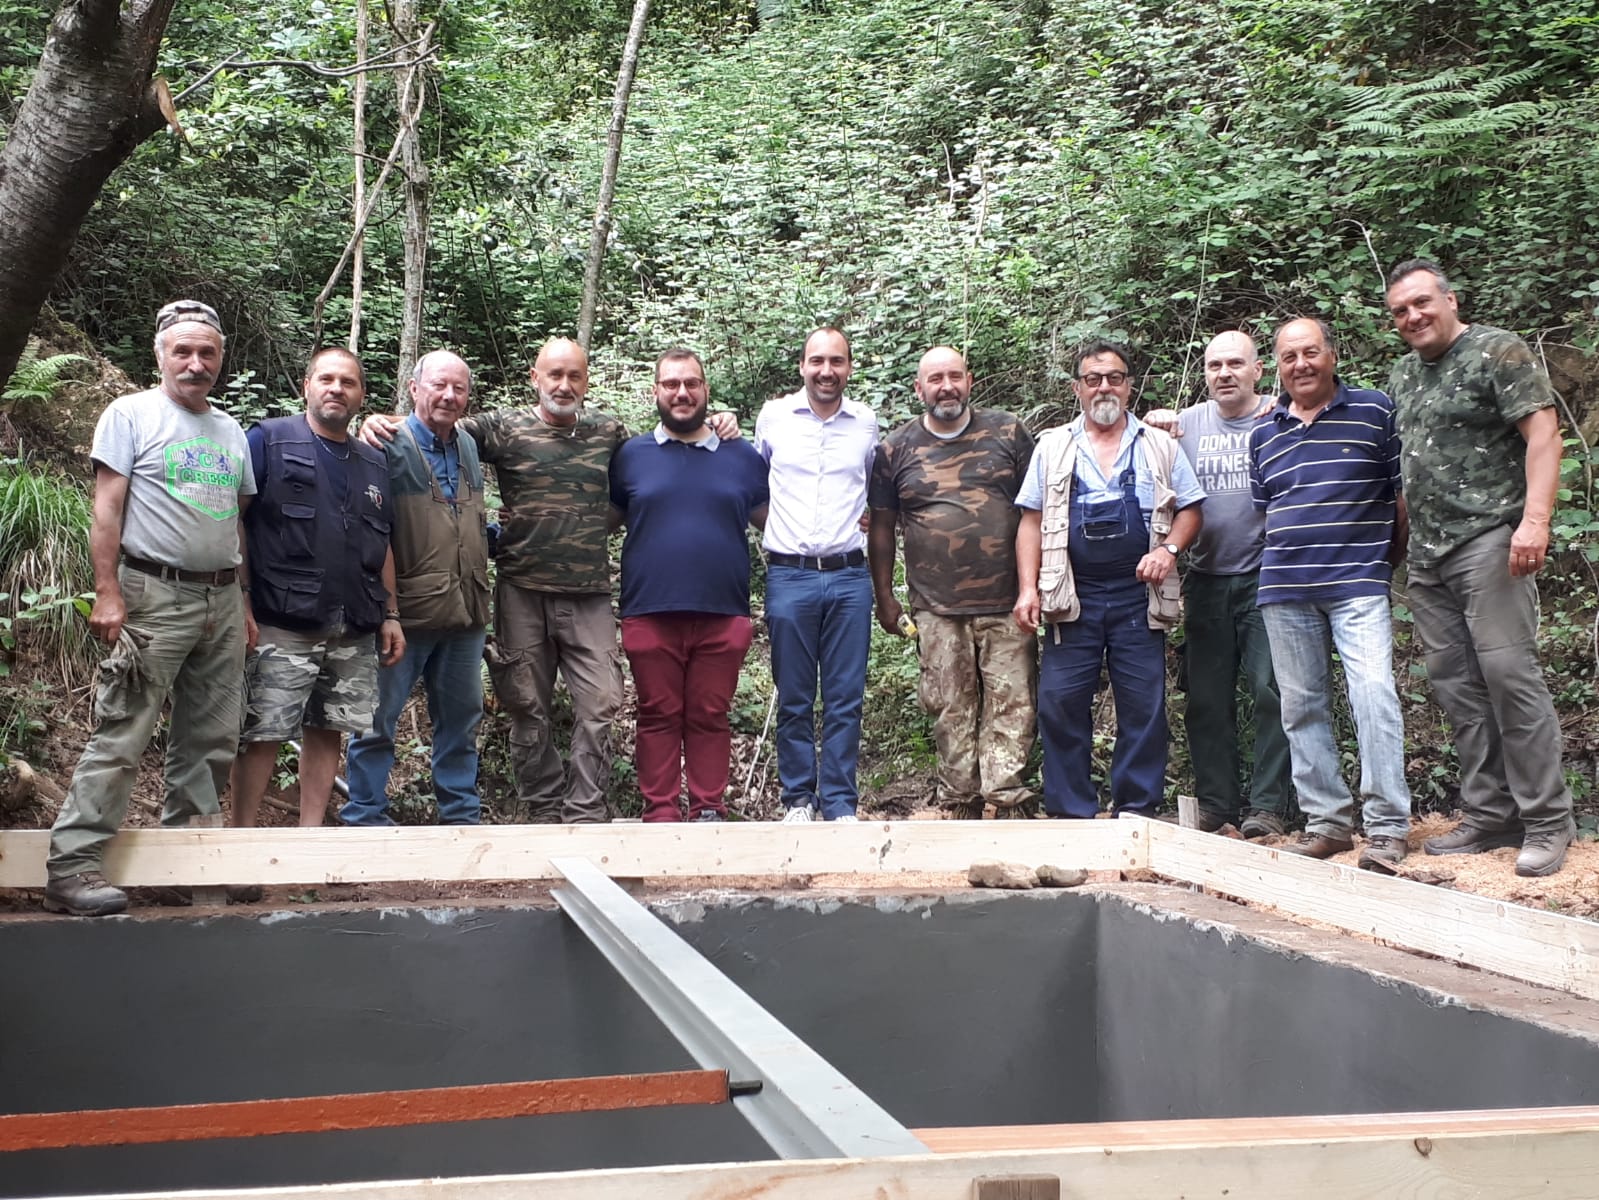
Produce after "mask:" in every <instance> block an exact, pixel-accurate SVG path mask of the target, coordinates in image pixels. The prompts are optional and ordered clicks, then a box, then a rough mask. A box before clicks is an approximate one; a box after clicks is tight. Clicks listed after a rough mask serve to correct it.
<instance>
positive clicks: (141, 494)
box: [44, 300, 256, 917]
mask: <svg viewBox="0 0 1599 1200" xmlns="http://www.w3.org/2000/svg"><path fill="white" fill-rule="evenodd" d="M224 341H225V339H224V338H223V334H222V320H221V318H219V317H218V316H217V314H216V310H215V309H213V308H211V307H210V306H209V305H206V304H201V303H199V302H198V301H194V300H179V301H175V302H174V303H172V304H168V305H167V306H166V307H165V308H163V309H162V310H161V311H160V312H159V313H157V314H156V325H155V357H156V364H157V366H158V367H159V368H160V371H161V383H160V385H159V386H158V387H154V388H151V389H150V390H149V391H146V392H137V393H135V394H133V395H130V396H122V397H120V398H119V399H117V400H114V401H112V403H111V405H110V407H109V408H107V409H106V410H105V412H103V413H102V414H101V415H100V420H99V423H98V424H97V425H96V426H95V431H94V444H93V446H92V448H91V449H90V451H89V455H90V458H91V459H92V461H93V462H94V483H95V486H94V514H93V518H92V523H91V524H90V527H89V554H90V558H91V560H92V561H93V564H94V610H93V611H92V612H91V613H90V615H89V630H90V632H91V633H93V634H94V635H95V636H96V637H97V638H99V639H100V640H101V641H103V642H105V643H106V645H107V646H110V647H111V648H112V650H111V654H110V655H109V656H108V657H107V658H106V659H105V660H104V661H103V662H102V663H101V664H100V680H99V685H98V687H97V688H96V691H95V702H94V713H95V731H94V734H93V736H92V737H90V739H89V744H88V745H87V746H85V747H84V750H83V754H82V756H81V757H80V758H79V759H78V765H77V768H76V770H74V771H73V773H72V785H71V787H70V788H69V789H68V791H67V798H66V800H65V802H64V803H63V804H62V806H61V814H60V816H58V817H57V818H56V823H55V828H54V829H53V830H51V833H50V857H49V866H48V871H49V883H48V884H47V885H46V887H45V891H44V906H45V908H47V909H49V910H50V911H51V912H62V913H70V914H72V915H73V916H80V917H100V916H107V915H109V914H111V913H119V912H121V911H122V910H123V909H125V908H127V906H128V897H127V895H126V893H124V892H123V891H122V890H121V889H120V888H116V887H113V886H111V885H110V884H109V883H107V882H106V880H105V876H104V875H102V874H101V870H100V863H101V859H102V857H103V856H104V854H105V848H106V844H107V843H108V842H109V841H110V840H111V839H112V838H113V837H115V836H116V832H117V829H118V827H119V826H120V825H121V824H122V819H123V817H124V816H126V815H127V811H128V801H129V800H131V799H132V796H133V780H134V776H135V773H136V772H137V770H138V765H139V756H140V755H142V754H143V753H144V749H145V747H146V746H147V745H149V743H150V738H151V736H152V735H153V734H154V733H155V729H156V726H157V724H158V723H159V722H160V719H161V707H162V704H163V703H164V702H165V701H166V699H167V696H168V694H170V695H171V697H172V723H171V733H170V735H169V737H168V741H167V751H166V805H165V808H164V809H163V811H162V813H161V823H162V824H163V825H184V824H188V823H189V820H190V818H191V817H197V816H198V817H212V816H215V815H216V814H218V813H220V812H221V807H220V805H219V803H218V799H217V797H218V794H219V793H220V792H221V790H222V788H223V786H224V785H225V784H226V782H227V778H228V768H229V767H230V766H232V764H233V755H234V752H235V750H237V749H238V744H239V708H240V700H241V694H240V687H239V680H240V678H241V676H242V675H243V673H244V652H245V646H246V644H247V643H249V644H254V641H255V623H254V621H253V620H252V619H251V617H250V615H249V609H248V606H247V605H246V604H245V603H244V596H243V593H241V592H240V590H239V568H240V563H241V559H242V557H243V555H242V546H241V544H240V536H239V515H240V513H241V512H242V511H243V510H244V508H245V506H246V505H247V504H248V503H249V500H250V497H251V496H253V495H254V494H255V490H256V488H255V475H254V473H253V472H252V470H251V468H250V454H249V451H248V449H247V448H246V446H245V441H244V430H242V429H241V428H239V423H238V422H237V421H235V420H234V419H233V418H232V417H230V416H228V414H227V413H225V412H223V411H222V410H221V409H218V408H213V407H212V405H211V402H210V400H209V399H208V398H207V397H208V396H209V395H210V393H211V388H212V387H213V386H214V385H215V383H216V381H217V376H218V374H219V373H220V372H221V370H222V351H223V346H224Z"/></svg>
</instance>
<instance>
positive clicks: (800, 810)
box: [783, 804, 816, 825]
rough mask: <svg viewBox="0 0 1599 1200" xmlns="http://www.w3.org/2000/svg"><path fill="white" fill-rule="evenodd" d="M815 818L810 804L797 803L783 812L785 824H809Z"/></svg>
mask: <svg viewBox="0 0 1599 1200" xmlns="http://www.w3.org/2000/svg"><path fill="white" fill-rule="evenodd" d="M815 819H816V818H815V817H814V816H812V815H811V806H810V805H809V804H796V805H794V806H793V807H792V808H790V809H789V810H788V811H787V812H786V813H784V814H783V824H784V825H809V824H810V823H811V822H812V821H814V820H815Z"/></svg>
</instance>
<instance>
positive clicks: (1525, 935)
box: [1142, 821, 1599, 999]
mask: <svg viewBox="0 0 1599 1200" xmlns="http://www.w3.org/2000/svg"><path fill="white" fill-rule="evenodd" d="M1142 824H1143V825H1144V827H1145V829H1146V831H1147V841H1146V845H1147V847H1148V851H1149V869H1150V870H1152V871H1154V872H1155V873H1156V874H1157V875H1164V876H1167V877H1168V878H1171V879H1178V880H1182V881H1183V882H1185V883H1194V884H1200V885H1202V886H1204V887H1205V888H1207V889H1209V890H1211V891H1215V892H1218V893H1221V894H1222V895H1226V896H1233V897H1237V898H1238V899H1240V900H1247V901H1249V902H1250V903H1252V904H1261V905H1266V906H1270V907H1271V908H1274V909H1276V910H1278V911H1279V912H1283V913H1286V914H1289V915H1292V916H1297V917H1304V918H1307V919H1309V920H1313V921H1320V922H1322V923H1323V924H1327V925H1332V926H1335V927H1337V928H1339V929H1344V930H1347V931H1349V932H1351V933H1359V934H1365V935H1368V936H1371V937H1374V938H1379V939H1381V940H1382V941H1384V942H1388V943H1390V944H1391V945H1395V946H1400V947H1403V948H1404V949H1407V950H1419V951H1422V952H1423V953H1426V954H1434V955H1437V956H1438V957H1439V958H1443V959H1448V960H1449V961H1450V962H1457V963H1464V964H1466V965H1467V966H1473V967H1479V968H1481V969H1482V970H1485V971H1493V972H1495V973H1496V974H1499V975H1508V976H1510V977H1511V978H1513V979H1519V980H1522V981H1524V982H1526V983H1536V984H1542V985H1543V986H1545V987H1553V988H1559V989H1561V990H1562V991H1567V992H1571V993H1573V994H1575V995H1578V996H1584V997H1586V998H1588V999H1599V923H1596V922H1594V921H1587V920H1583V919H1581V918H1578V917H1565V916H1561V915H1559V914H1557V913H1550V912H1540V911H1538V910H1537V909H1532V908H1524V907H1522V906H1521V905H1518V904H1511V903H1508V902H1507V901H1503V900H1492V899H1488V898H1487V897H1484V896H1475V895H1472V894H1471V893H1469V892H1456V891H1451V890H1449V889H1447V888H1439V887H1432V886H1430V885H1428V884H1424V883H1416V882H1415V881H1413V880H1409V879H1396V878H1392V877H1390V876H1386V875H1380V874H1377V873H1375V872H1371V871H1361V870H1358V869H1356V868H1354V867H1346V866H1343V865H1341V864H1335V863H1327V862H1318V861H1316V860H1314V859H1308V858H1304V857H1302V856H1300V855H1296V854H1288V853H1285V852H1283V851H1281V850H1277V849H1273V848H1271V847H1263V846H1251V845H1249V844H1247V843H1245V842H1239V841H1237V840H1235V839H1232V838H1221V837H1216V836H1215V835H1213V834H1205V833H1198V832H1196V831H1194V830H1191V829H1179V828H1177V827H1176V826H1173V825H1164V824H1161V823H1159V822H1155V821H1149V822H1142Z"/></svg>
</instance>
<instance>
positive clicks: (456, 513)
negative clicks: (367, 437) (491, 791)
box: [339, 350, 489, 825]
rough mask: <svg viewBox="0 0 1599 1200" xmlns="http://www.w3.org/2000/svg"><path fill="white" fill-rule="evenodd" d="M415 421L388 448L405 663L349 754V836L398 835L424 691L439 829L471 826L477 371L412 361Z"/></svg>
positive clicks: (479, 624) (478, 607)
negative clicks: (411, 706) (400, 773)
mask: <svg viewBox="0 0 1599 1200" xmlns="http://www.w3.org/2000/svg"><path fill="white" fill-rule="evenodd" d="M410 390H411V403H412V409H411V413H410V415H409V416H407V417H406V418H405V420H404V421H403V422H402V423H401V424H400V425H399V427H398V428H397V429H396V431H395V436H394V438H393V440H392V441H390V442H387V443H386V444H385V446H384V452H385V453H386V455H387V457H388V469H389V494H390V496H391V497H392V499H393V504H394V513H393V519H394V529H393V533H392V536H391V542H392V545H393V547H394V573H395V582H396V585H397V587H398V589H399V611H400V625H401V626H402V627H403V628H404V630H405V654H404V656H403V657H402V658H401V659H400V661H399V662H397V663H395V664H393V665H392V666H386V667H384V668H383V669H382V670H380V671H379V672H378V703H377V715H376V716H375V717H374V718H373V721H372V728H371V730H370V731H368V732H367V733H364V734H362V735H361V736H360V737H358V738H356V739H355V740H354V741H353V742H351V743H350V799H349V802H348V803H346V804H345V805H344V807H343V808H342V809H340V810H339V818H340V820H342V821H343V822H344V823H345V824H346V825H392V824H394V820H393V818H392V817H391V816H390V815H389V794H388V785H389V772H390V771H392V770H393V768H394V730H395V726H396V725H397V724H398V723H399V720H400V711H401V710H402V709H403V708H404V707H405V703H406V701H407V700H409V699H410V697H411V691H412V689H413V688H415V687H416V683H417V680H419V679H420V680H421V681H422V687H423V691H424V693H425V695H426V697H427V706H428V721H429V724H430V725H431V726H432V730H433V797H434V800H435V801H436V802H437V804H438V811H439V823H440V824H441V825H476V824H477V823H478V819H479V807H480V806H479V799H478V790H477V768H478V750H477V731H478V725H479V723H480V722H481V721H482V719H483V669H482V660H483V639H484V630H485V627H486V626H487V625H488V621H489V574H488V572H489V547H488V532H487V524H486V517H485V509H484V503H483V467H482V465H481V464H480V463H479V461H478V453H477V443H476V442H475V441H473V439H472V435H471V434H469V433H468V432H467V431H466V430H464V429H462V428H461V427H460V420H461V418H462V417H463V416H465V415H466V410H467V405H468V404H469V403H470V402H471V396H472V372H471V369H470V368H469V367H468V366H467V365H466V363H465V362H464V361H462V360H461V359H460V358H459V357H458V356H457V355H454V354H452V353H450V352H449V351H448V350H435V351H433V352H432V353H431V354H424V355H423V356H422V357H421V358H419V359H418V360H417V364H416V369H415V370H414V371H413V372H412V373H411V384H410Z"/></svg>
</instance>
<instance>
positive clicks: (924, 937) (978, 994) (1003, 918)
mask: <svg viewBox="0 0 1599 1200" xmlns="http://www.w3.org/2000/svg"><path fill="white" fill-rule="evenodd" d="M691 907H692V908H693V909H694V911H692V912H691V913H690V914H688V916H687V917H685V915H684V913H683V912H682V911H681V909H677V910H673V909H662V910H661V911H662V914H663V915H665V916H667V917H668V919H674V918H675V919H677V922H678V923H677V925H676V928H677V930H678V932H679V933H680V934H682V935H683V937H684V938H685V939H686V940H687V941H689V942H690V943H691V944H692V945H694V946H695V947H696V948H697V949H699V951H700V952H701V953H702V954H704V955H705V956H706V957H707V958H709V959H710V960H711V962H713V963H715V964H716V966H717V967H718V968H720V969H721V970H722V971H723V972H724V973H725V974H726V975H727V976H728V977H729V978H730V979H732V980H733V981H734V982H735V983H737V984H738V985H739V986H740V987H742V988H744V989H745V991H747V992H749V993H750V995H751V996H753V997H754V998H755V999H756V1000H757V1001H758V1002H760V1003H761V1004H763V1005H765V1006H766V1008H767V1009H768V1010H769V1011H771V1012H772V1013H774V1014H775V1015H776V1016H777V1017H778V1019H779V1020H781V1021H783V1022H784V1023H785V1024H786V1025H788V1026H789V1028H791V1029H792V1030H794V1032H795V1033H797V1034H799V1035H800V1036H801V1037H802V1038H804V1039H805V1040H806V1041H807V1042H808V1043H809V1044H810V1045H811V1046H813V1047H815V1049H816V1050H817V1052H818V1053H820V1054H821V1055H822V1057H824V1058H826V1059H827V1060H828V1061H829V1062H831V1063H833V1064H834V1065H835V1066H837V1067H838V1068H839V1069H840V1070H842V1071H843V1072H844V1073H845V1074H846V1075H848V1076H849V1077H850V1079H852V1080H853V1081H854V1082H855V1084H856V1085H857V1086H858V1087H860V1088H861V1089H863V1090H864V1091H865V1092H866V1093H867V1094H868V1095H870V1096H871V1097H872V1098H873V1099H874V1100H876V1101H877V1102H878V1103H879V1104H881V1105H882V1106H883V1107H884V1108H886V1109H887V1110H888V1111H889V1112H891V1113H893V1114H894V1116H895V1117H897V1118H898V1119H899V1120H900V1121H901V1122H903V1123H904V1124H906V1125H908V1126H911V1127H912V1128H915V1127H918V1126H939V1125H1012V1124H1016V1125H1019V1124H1037V1123H1040V1122H1061V1121H1092V1120H1094V1119H1095V1114H1096V1110H1097V1108H1098V1100H1097V1096H1098V1093H1099V1090H1100V1079H1099V1069H1100V1068H1099V1062H1100V1059H1099V1056H1098V1055H1097V1054H1096V1050H1095V1034H1094V1003H1095V980H1094V975H1095V961H1094V958H1095V955H1094V946H1095V940H1096V937H1097V927H1096V921H1097V915H1098V914H1097V908H1096V906H1095V905H1094V904H1093V903H1092V902H1090V901H1084V900H1081V899H1079V898H1077V897H1072V896H1058V897H1048V896H1027V897H1020V896H1019V897H1005V896H997V895H995V894H993V893H976V894H970V893H960V894H958V895H957V896H954V897H952V898H951V899H949V900H938V901H933V900H928V899H925V898H923V899H917V900H911V901H906V900H902V899H897V898H890V899H886V900H885V899H879V900H878V901H877V902H876V903H873V902H872V901H871V900H870V899H865V900H863V901H861V902H857V903H848V904H843V905H840V904H839V903H838V902H837V901H836V900H815V899H799V900H781V901H773V900H755V901H744V902H736V903H734V904H731V905H728V906H726V907H716V908H712V909H710V910H709V911H705V912H703V914H701V913H700V912H699V911H698V908H697V906H691Z"/></svg>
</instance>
